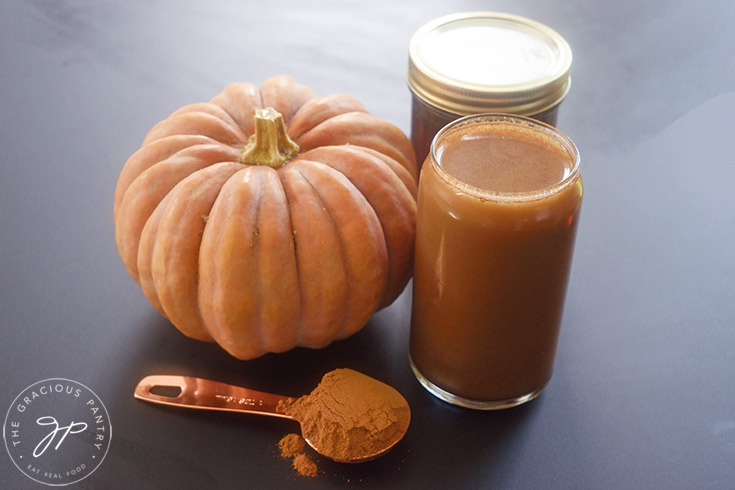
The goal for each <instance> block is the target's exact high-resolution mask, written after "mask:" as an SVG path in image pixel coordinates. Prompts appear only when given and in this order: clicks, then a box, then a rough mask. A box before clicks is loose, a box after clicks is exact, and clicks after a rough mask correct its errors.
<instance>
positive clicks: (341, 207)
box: [114, 76, 417, 359]
mask: <svg viewBox="0 0 735 490" xmlns="http://www.w3.org/2000/svg"><path fill="white" fill-rule="evenodd" d="M264 108H265V109H264ZM416 182H417V166H416V158H415V155H414V150H413V147H412V146H411V143H410V141H409V140H408V138H407V137H406V136H405V135H404V134H403V132H402V131H401V130H400V129H398V128H397V127H395V126H393V125H391V124H390V123H388V122H386V121H383V120H381V119H378V118H376V117H374V116H372V115H370V114H368V112H367V111H366V109H365V107H364V106H363V105H362V104H361V103H360V102H358V101H357V100H356V99H355V98H353V97H349V96H346V95H332V96H327V97H320V98H317V97H315V96H314V94H313V92H312V91H311V90H310V89H309V88H307V87H305V86H303V85H298V84H296V83H295V82H294V81H293V80H292V79H291V78H289V77H286V76H280V77H275V78H271V79H269V80H267V81H266V82H265V83H264V84H263V85H262V87H261V88H260V90H258V88H257V87H256V86H254V85H252V84H248V83H235V84H232V85H229V86H228V87H227V88H225V89H224V91H222V93H220V94H219V95H217V96H216V97H214V98H213V99H212V100H211V101H209V102H205V103H198V104H192V105H188V106H185V107H182V108H181V109H179V110H177V111H175V112H174V113H173V114H171V115H170V116H169V117H168V118H167V119H165V120H163V121H162V122H160V123H158V124H156V125H155V126H154V127H153V128H152V129H151V130H150V132H149V133H148V135H147V136H146V137H145V140H144V141H143V145H142V147H141V148H140V149H139V150H138V151H137V152H136V153H134V154H133V155H132V156H131V157H130V159H129V160H128V161H127V163H126V164H125V167H124V168H123V170H122V173H121V174H120V177H119V180H118V183H117V189H116V190H115V209H114V216H115V233H116V239H117V245H118V249H119V251H120V255H121V257H122V259H123V262H124V263H125V266H126V267H127V269H128V272H129V273H130V275H131V276H132V277H133V278H134V279H135V280H136V281H137V282H138V283H139V284H140V285H141V287H142V289H143V292H144V293H145V295H146V296H147V297H148V299H149V300H150V302H151V303H152V304H153V306H155V307H156V309H158V310H159V311H160V312H161V313H162V314H163V315H164V316H165V317H166V318H168V319H169V320H170V321H171V322H172V323H173V324H174V325H175V326H176V327H177V328H178V329H179V330H180V331H181V332H183V333H184V334H186V335H187V336H189V337H192V338H195V339H199V340H206V341H216V342H217V343H219V344H220V345H221V346H222V347H223V348H224V349H226V350H227V351H228V352H229V353H230V354H232V355H233V356H235V357H238V358H240V359H252V358H255V357H258V356H261V355H263V354H265V353H267V352H284V351H287V350H289V349H291V348H293V347H295V346H304V347H311V348H320V347H324V346H326V345H327V344H329V343H330V342H332V341H334V340H336V339H342V338H345V337H348V336H350V335H352V334H354V333H355V332H357V331H358V330H359V329H360V328H362V327H363V326H364V325H365V324H366V323H367V322H368V320H369V319H370V317H371V316H372V314H373V313H374V312H375V311H377V310H378V309H379V308H382V307H384V306H387V305H389V304H390V303H392V302H393V300H394V299H395V298H396V297H397V296H398V295H399V294H400V292H401V291H402V290H403V288H404V287H405V285H406V283H407V282H408V280H409V278H410V276H411V271H412V264H413V240H414V233H415V222H416Z"/></svg>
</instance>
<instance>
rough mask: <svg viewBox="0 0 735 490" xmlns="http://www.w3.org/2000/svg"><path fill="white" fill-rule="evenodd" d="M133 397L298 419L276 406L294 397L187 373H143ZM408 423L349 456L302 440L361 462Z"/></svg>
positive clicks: (392, 443)
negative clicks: (373, 447) (373, 446)
mask: <svg viewBox="0 0 735 490" xmlns="http://www.w3.org/2000/svg"><path fill="white" fill-rule="evenodd" d="M133 395H134V396H135V398H137V399H139V400H144V401H147V402H151V403H158V404H161V405H171V406H176V407H186V408H195V409H200V410H218V411H224V412H248V413H255V414H260V415H268V416H271V417H280V418H285V419H290V420H295V421H297V422H299V425H301V421H300V420H298V419H297V418H295V417H292V416H290V415H287V414H285V413H282V412H280V411H279V410H278V405H279V404H284V403H287V402H292V401H294V398H292V397H288V396H282V395H274V394H272V393H264V392H262V391H256V390H250V389H248V388H242V387H240V386H233V385H229V384H226V383H220V382H218V381H210V380H207V379H201V378H193V377H190V376H171V375H154V376H146V377H145V378H143V379H142V380H140V382H139V383H138V385H137V386H136V387H135V393H134V394H133ZM407 429H408V426H406V427H405V428H402V431H401V432H399V433H398V434H397V435H396V437H395V438H394V439H393V440H390V441H386V443H385V446H384V447H382V448H380V449H379V450H378V451H373V452H372V453H371V454H362V455H360V456H359V457H353V458H351V459H349V460H342V459H338V458H335V457H332V456H330V455H329V454H325V451H324V449H323V448H319V447H317V446H315V445H314V443H313V442H312V441H310V440H309V439H308V438H304V440H305V441H306V442H307V444H309V446H311V447H312V448H313V449H314V450H315V451H316V452H317V453H319V454H321V455H322V456H325V457H327V458H330V459H332V460H334V461H338V462H340V463H361V462H364V461H370V460H372V459H375V458H377V457H379V456H382V455H383V454H385V453H386V452H388V451H389V450H390V449H391V448H392V447H393V446H395V445H396V444H397V443H398V442H399V441H400V440H401V439H402V438H403V436H404V435H405V433H406V430H407Z"/></svg>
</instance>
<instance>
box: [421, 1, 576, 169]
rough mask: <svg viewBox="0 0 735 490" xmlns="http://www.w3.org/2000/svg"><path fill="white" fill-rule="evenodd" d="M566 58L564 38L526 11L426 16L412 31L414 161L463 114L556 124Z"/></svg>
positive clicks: (566, 83) (566, 80) (565, 85)
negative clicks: (508, 116) (511, 116)
mask: <svg viewBox="0 0 735 490" xmlns="http://www.w3.org/2000/svg"><path fill="white" fill-rule="evenodd" d="M571 65H572V50H571V48H570V47H569V44H568V43H567V42H566V41H565V40H564V38H563V37H562V36H561V35H560V34H558V33H557V32H556V31H554V30H553V29H551V28H549V27H547V26H545V25H543V24H541V23H539V22H536V21H534V20H531V19H527V18H525V17H521V16H518V15H512V14H505V13H497V12H466V13H458V14H452V15H447V16H444V17H440V18H438V19H435V20H432V21H431V22H429V23H427V24H426V25H424V26H423V27H421V28H420V29H419V30H418V31H416V33H415V34H414V35H413V37H412V38H411V41H410V44H409V63H408V75H407V78H408V87H409V89H410V90H411V94H412V107H411V141H412V142H413V145H414V148H415V149H416V156H417V159H418V162H419V165H421V164H422V162H423V161H424V160H425V159H426V156H427V155H428V153H429V147H430V145H431V141H432V139H433V138H434V135H435V134H436V133H437V132H438V131H439V130H440V129H441V128H443V127H444V126H445V125H447V124H448V123H450V122H451V121H453V120H455V119H457V118H459V117H462V116H466V115H471V114H479V113H491V112H492V113H509V114H515V115H521V116H527V117H531V118H533V119H536V120H539V121H542V122H545V123H547V124H550V125H552V126H555V125H556V119H557V113H558V110H559V105H560V104H561V102H562V101H563V100H564V98H565V97H566V96H567V94H568V93H569V88H570V86H571V78H570V74H569V71H570V68H571Z"/></svg>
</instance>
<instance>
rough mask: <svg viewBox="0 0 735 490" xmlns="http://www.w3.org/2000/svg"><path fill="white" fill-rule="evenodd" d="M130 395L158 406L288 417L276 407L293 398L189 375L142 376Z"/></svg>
mask: <svg viewBox="0 0 735 490" xmlns="http://www.w3.org/2000/svg"><path fill="white" fill-rule="evenodd" d="M134 396H135V398H138V399H139V400H145V401H147V402H151V403H159V404H162V405H173V406H179V407H188V408H198V409H202V410H222V411H226V412H252V413H260V414H263V415H271V416H274V417H282V418H287V419H290V418H292V417H289V416H288V415H285V414H283V413H280V412H278V410H277V407H278V403H279V402H285V401H289V400H293V398H290V397H287V396H281V395H274V394H271V393H264V392H261V391H255V390H249V389H247V388H241V387H239V386H233V385H228V384H225V383H220V382H217V381H210V380H208V379H201V378H192V377H190V376H170V375H155V376H146V377H145V378H143V379H142V380H140V382H139V383H138V386H136V387H135V393H134Z"/></svg>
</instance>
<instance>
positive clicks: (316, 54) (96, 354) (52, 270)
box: [0, 0, 735, 490]
mask: <svg viewBox="0 0 735 490" xmlns="http://www.w3.org/2000/svg"><path fill="white" fill-rule="evenodd" d="M471 10H496V11H504V12H510V13H515V14H520V15H525V16H527V17H531V18H533V19H535V20H538V21H541V22H543V23H545V24H547V25H549V26H551V27H553V28H554V29H556V30H557V31H559V32H560V33H561V34H562V35H563V36H565V37H566V39H567V40H568V41H569V43H570V45H571V46H572V49H573V52H574V63H573V67H572V77H573V86H572V90H571V93H570V95H569V97H568V99H567V100H566V101H565V102H564V104H563V106H562V109H561V113H560V117H559V122H558V125H559V127H560V128H561V129H562V130H564V131H565V132H566V133H568V134H569V135H570V136H571V137H572V139H573V140H574V141H575V142H576V143H577V145H578V147H579V149H580V152H581V155H582V161H583V175H584V179H585V201H584V206H583V212H582V221H581V225H580V230H579V235H578V240H577V250H576V255H575V259H574V266H573V270H572V276H571V283H570V288H569V294H568V298H567V305H566V312H565V318H564V325H563V329H562V336H561V341H560V346H559V352H558V357H557V362H556V370H555V374H554V377H553V378H552V381H551V383H550V384H549V386H548V388H547V389H546V391H545V392H544V393H543V394H542V395H541V396H540V397H539V398H538V399H537V400H535V401H534V402H532V403H530V404H528V405H526V406H522V407H519V408H517V409H513V410H509V411H504V412H499V413H483V412H473V411H468V410H464V409H459V408H456V407H453V406H450V405H447V404H445V403H443V402H440V401H438V400H436V399H435V398H433V397H432V396H431V395H429V394H428V393H426V392H425V391H424V390H423V389H422V388H421V387H420V386H419V384H418V382H417V381H416V380H415V379H414V378H413V375H412V374H411V371H410V368H409V366H408V361H407V335H408V324H409V306H410V287H409V288H408V289H407V290H406V291H405V292H404V294H403V295H402V296H401V297H400V298H399V299H398V301H397V302H396V303H395V304H394V305H393V306H391V307H389V308H387V309H385V310H383V311H381V312H380V313H378V314H377V315H376V316H375V317H374V319H373V320H372V321H371V322H370V324H369V325H368V326H367V327H366V328H365V329H364V330H362V331H361V332H360V333H359V334H357V335H355V336H354V337H352V338H350V339H348V340H346V341H342V342H339V343H336V344H333V345H331V346H330V347H328V348H326V349H324V350H321V351H311V350H305V349H297V350H295V351H292V352H290V353H287V354H283V355H269V356H266V357H263V358H261V359H258V360H255V361H250V362H243V361H237V360H235V359H233V358H231V357H229V356H228V355H227V354H225V352H224V351H222V350H221V349H219V348H218V347H217V346H215V345H208V344H203V343H199V342H196V341H193V340H189V339H187V338H185V337H184V336H183V335H181V334H179V333H178V332H177V331H176V330H175V329H174V328H173V327H172V326H171V325H170V324H169V323H168V322H167V321H166V320H164V319H162V318H161V317H160V316H159V315H158V313H156V312H155V311H154V309H153V308H152V307H151V306H150V305H149V304H148V302H147V300H146V299H145V297H144V296H143V293H142V292H141V291H140V289H139V287H138V286H137V285H136V284H135V283H134V281H133V280H132V279H131V278H130V277H129V276H128V274H127V272H126V271H125V268H124V267H123V265H122V262H121V260H120V259H119V256H118V254H117V249H116V246H115V240H114V227H113V222H112V200H113V191H114V187H115V183H116V180H117V177H118V174H119V172H120V170H121V168H122V166H123V164H124V162H125V160H126V159H127V157H128V156H129V155H130V154H131V153H133V152H134V151H135V150H136V149H137V148H138V147H139V145H140V143H141V141H142V139H143V136H144V135H145V133H146V132H147V131H148V129H149V128H150V127H151V126H153V124H155V123H156V122H158V121H159V120H161V119H163V118H164V117H166V116H167V115H168V114H169V113H171V112H172V111H173V110H175V109H176V108H178V107H180V106H182V105H185V104H188V103H192V102H197V101H204V100H208V99H209V98H211V97H212V96H213V95H215V94H217V93H218V92H219V91H220V90H221V89H222V88H224V86H225V85H227V84H228V83H230V82H233V81H250V82H254V83H256V84H260V83H262V82H263V81H264V80H265V79H266V78H268V77H270V76H273V75H277V74H281V73H285V74H289V75H291V76H293V77H294V78H295V79H296V80H297V81H298V82H299V83H302V84H306V85H309V86H311V87H312V88H313V89H314V90H315V92H316V93H317V94H318V95H327V94H330V93H335V92H343V93H348V94H351V95H354V96H356V97H357V98H359V99H360V100H362V101H363V102H364V103H365V105H366V106H367V107H368V109H369V110H370V111H371V112H372V113H373V114H375V115H377V116H379V117H381V118H384V119H387V120H388V121H390V122H392V123H394V124H396V125H397V126H399V127H401V128H402V129H404V130H405V131H406V132H408V130H409V127H408V125H409V111H410V107H409V100H410V99H409V92H408V89H407V88H406V84H405V70H406V66H407V49H408V41H409V38H410V36H411V34H412V33H413V32H414V31H415V30H416V29H417V28H418V27H420V26H421V25H422V24H424V23H425V22H427V21H429V20H431V19H432V18H435V17H438V16H440V15H444V14H447V13H451V12H457V11H471ZM733 19H735V4H734V3H732V2H730V1H727V0H723V1H720V2H708V1H697V2H694V1H675V0H654V1H650V2H640V1H637V0H636V1H632V0H624V1H618V2H602V1H589V0H567V1H548V0H513V1H508V0H502V1H495V2H481V1H470V0H454V1H440V0H422V1H420V2H418V1H417V2H400V1H398V0H390V1H388V0H371V1H369V2H353V1H339V0H334V1H314V2H305V1H291V0H285V1H284V0H280V1H278V2H275V1H274V2H265V1H258V2H255V1H234V0H233V1H229V2H220V1H214V2H199V1H193V0H192V1H182V2H172V1H170V2H164V1H140V0H136V1H126V2H119V1H114V2H113V1H95V2H92V1H75V0H67V1H53V0H45V1H12V0H0V118H1V119H0V120H1V122H0V333H1V337H0V342H1V343H0V373H1V374H0V411H2V413H3V414H4V413H5V411H6V410H7V409H8V408H9V406H10V404H11V402H12V401H13V399H14V398H15V396H16V395H17V394H18V393H20V392H21V391H22V390H23V389H24V388H26V387H27V386H29V385H31V384H33V383H35V382H36V381H39V380H42V379H46V378H52V377H61V378H70V379H73V380H76V381H79V382H81V383H83V384H85V385H87V386H88V387H90V388H91V389H92V390H93V391H95V392H96V393H97V395H99V397H100V398H101V399H102V401H103V402H104V403H105V405H106V406H107V410H108V411H109V414H110V418H111V421H112V428H113V438H112V445H111V448H110V450H109V453H108V454H107V457H106V459H105V461H104V462H103V464H102V465H101V466H100V467H99V469H98V470H97V471H96V472H95V473H94V474H93V475H92V476H90V477H89V478H87V479H86V480H84V481H83V482H81V483H79V484H77V485H75V486H73V487H74V488H95V489H97V488H103V489H108V488H109V489H117V488H120V489H129V488H136V489H139V490H144V489H152V488H222V489H224V488H228V489H230V488H312V487H314V488H316V487H319V488H321V487H343V486H347V487H355V488H363V487H364V488H552V489H555V488H560V489H561V488H564V489H572V488H579V489H590V488H604V489H606V488H610V489H617V488H626V489H639V488H640V489H658V488H667V489H689V488H697V489H731V488H733V487H735V375H734V374H735V369H734V368H735V362H734V361H733V359H734V358H735V357H734V356H733V352H732V351H733V348H735V325H733V323H734V320H735V304H734V303H733V301H732V299H733V289H734V287H735V252H733V249H734V248H735V247H734V245H735V197H734V193H733V185H734V184H735V167H734V165H733V163H735V157H734V156H733V151H732V148H733V141H732V140H733V137H732V132H733V128H734V125H733V122H732V114H733V113H735V56H733V52H735V30H733V29H732V21H733ZM336 367H351V368H353V369H357V370H361V371H363V372H365V373H366V374H369V375H371V376H374V377H376V378H378V379H381V380H383V381H385V382H387V383H388V384H391V385H393V386H395V387H396V388H397V389H398V390H399V391H401V392H402V393H403V394H404V395H405V396H406V398H407V399H408V401H409V403H410V404H411V408H412V411H413V420H412V425H411V427H410V429H409V432H408V434H407V436H406V438H405V440H404V441H403V442H402V443H401V444H400V445H399V446H397V447H396V448H395V449H394V450H393V451H392V452H391V453H389V454H388V455H386V456H384V457H383V458H381V459H379V460H377V461H374V462H371V463H365V464H362V465H358V466H345V465H339V464H335V463H330V462H328V461H326V460H324V459H323V458H319V459H318V463H319V465H320V467H321V470H322V471H323V472H322V474H321V475H320V476H319V477H318V478H316V479H306V478H303V477H299V476H297V475H296V473H295V472H294V471H293V470H292V469H291V468H290V467H289V463H288V461H286V460H283V459H281V458H280V456H279V455H278V450H277V448H276V443H277V442H278V440H279V439H280V438H281V436H283V435H284V434H286V433H287V432H290V431H294V430H295V429H296V427H295V424H293V423H292V422H289V421H286V420H279V419H270V418H264V417H257V416H250V415H237V414H216V413H203V412H190V411H186V410H177V409H174V408H166V407H156V406H152V405H149V404H145V403H143V402H139V401H136V400H134V399H133V397H132V392H133V388H134V386H135V384H136V382H137V381H138V380H139V379H140V378H142V377H143V376H145V375H148V374H154V373H170V374H189V375H195V376H201V377H206V378H211V379H216V380H220V381H225V382H230V383H234V384H239V385H243V386H247V387H250V388H254V389H258V390H263V391H270V392H276V393H281V394H285V395H300V394H304V393H307V392H308V391H310V390H311V389H312V388H313V387H314V386H316V384H317V383H318V381H319V379H320V378H321V375H322V374H323V373H325V372H327V371H328V370H330V369H333V368H336ZM0 486H1V487H3V488H38V487H39V485H37V484H35V483H33V482H32V481H31V480H29V479H28V478H26V477H25V476H24V475H23V474H21V473H20V472H19V471H18V470H17V469H16V468H15V467H14V466H13V464H12V462H11V460H10V458H9V457H8V456H7V454H5V452H4V451H3V452H2V454H0ZM70 488H71V487H70Z"/></svg>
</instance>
